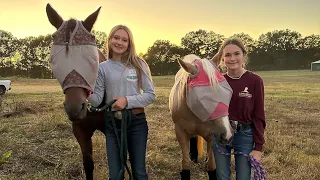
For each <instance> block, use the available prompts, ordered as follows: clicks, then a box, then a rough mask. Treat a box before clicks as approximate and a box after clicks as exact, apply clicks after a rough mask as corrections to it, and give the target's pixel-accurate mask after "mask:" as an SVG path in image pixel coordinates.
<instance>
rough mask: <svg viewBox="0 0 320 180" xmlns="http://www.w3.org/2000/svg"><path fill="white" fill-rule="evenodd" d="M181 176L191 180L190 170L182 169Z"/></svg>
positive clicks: (184, 179) (183, 179) (182, 179)
mask: <svg viewBox="0 0 320 180" xmlns="http://www.w3.org/2000/svg"><path fill="white" fill-rule="evenodd" d="M180 176H181V180H190V170H182V171H181V172H180Z"/></svg>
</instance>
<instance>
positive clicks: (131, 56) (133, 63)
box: [106, 25, 151, 88]
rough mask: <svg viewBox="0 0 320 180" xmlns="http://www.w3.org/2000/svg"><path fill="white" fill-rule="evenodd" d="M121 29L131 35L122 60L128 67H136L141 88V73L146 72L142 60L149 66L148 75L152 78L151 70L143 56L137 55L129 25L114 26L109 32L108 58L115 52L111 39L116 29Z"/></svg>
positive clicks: (107, 42)
mask: <svg viewBox="0 0 320 180" xmlns="http://www.w3.org/2000/svg"><path fill="white" fill-rule="evenodd" d="M119 29H122V30H124V31H126V32H127V34H128V37H129V44H128V49H127V51H126V52H125V53H124V54H123V55H122V56H121V61H122V62H123V63H124V64H125V65H126V66H127V67H133V68H135V69H136V71H137V75H138V86H139V88H141V86H142V77H141V73H144V71H143V66H142V64H141V62H143V63H145V65H146V67H147V74H146V75H147V76H149V77H150V79H151V72H150V68H149V66H148V64H147V62H146V61H145V60H144V59H143V58H141V57H139V56H138V55H137V52H136V48H135V44H134V39H133V35H132V32H131V30H130V29H129V28H128V27H127V26H125V25H117V26H115V27H113V28H112V29H111V32H110V33H109V36H108V38H107V41H106V52H107V58H108V59H111V58H112V54H113V52H112V48H111V40H112V38H113V36H114V34H115V33H116V31H118V30H119Z"/></svg>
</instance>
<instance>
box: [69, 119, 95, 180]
mask: <svg viewBox="0 0 320 180" xmlns="http://www.w3.org/2000/svg"><path fill="white" fill-rule="evenodd" d="M72 128H73V134H74V135H75V137H76V138H77V141H78V143H79V145H80V147H81V152H82V160H83V167H84V171H85V173H86V179H87V180H93V170H94V164H93V160H92V141H91V137H92V135H93V130H92V129H91V128H90V126H87V125H82V124H80V123H77V124H76V123H72Z"/></svg>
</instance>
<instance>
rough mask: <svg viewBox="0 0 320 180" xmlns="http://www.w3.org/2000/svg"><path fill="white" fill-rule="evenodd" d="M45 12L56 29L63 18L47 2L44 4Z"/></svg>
mask: <svg viewBox="0 0 320 180" xmlns="http://www.w3.org/2000/svg"><path fill="white" fill-rule="evenodd" d="M46 12H47V16H48V19H49V21H50V23H51V24H52V25H53V26H54V27H56V28H57V29H58V28H59V27H60V26H61V24H62V22H63V19H62V18H61V16H60V15H59V14H58V13H57V11H56V10H54V9H53V8H52V7H51V5H50V4H49V3H48V4H47V6H46Z"/></svg>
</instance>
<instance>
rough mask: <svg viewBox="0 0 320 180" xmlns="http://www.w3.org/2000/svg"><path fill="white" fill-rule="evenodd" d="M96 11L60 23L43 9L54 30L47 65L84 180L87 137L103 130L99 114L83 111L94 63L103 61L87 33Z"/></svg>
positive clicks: (89, 170)
mask: <svg viewBox="0 0 320 180" xmlns="http://www.w3.org/2000/svg"><path fill="white" fill-rule="evenodd" d="M100 8H101V7H99V8H98V9H97V10H96V11H95V12H94V13H92V14H91V15H89V16H88V17H87V18H86V19H85V20H84V21H78V20H75V19H70V20H68V21H64V20H63V19H62V18H61V17H60V15H59V14H58V13H57V12H56V11H55V10H54V9H53V8H52V7H51V5H50V4H47V6H46V12H47V16H48V19H49V21H50V23H51V24H52V25H53V26H54V27H55V28H56V29H57V31H56V32H55V33H54V34H53V35H52V36H53V45H52V48H51V54H50V56H51V57H50V65H51V67H52V70H53V74H54V76H55V77H56V78H57V80H58V81H59V83H60V85H61V87H62V89H63V93H64V94H65V101H64V103H63V104H64V108H65V112H66V114H67V115H68V118H69V119H70V120H71V121H72V129H73V133H74V135H75V137H76V139H77V141H78V143H79V145H80V147H81V151H82V156H83V166H84V170H85V174H86V179H87V180H92V179H93V169H94V164H93V160H92V141H91V137H92V135H93V133H94V131H95V130H100V131H101V132H104V127H105V126H104V118H103V117H104V114H103V112H94V113H93V112H88V110H87V109H88V108H87V107H88V102H87V98H88V96H89V94H90V92H92V91H93V89H94V87H95V83H96V78H97V76H98V64H99V62H101V61H104V60H105V59H106V58H105V57H104V55H103V54H102V53H101V51H100V50H99V49H98V48H97V46H96V39H95V36H94V34H92V33H91V30H92V27H93V25H94V23H95V22H96V19H97V17H98V14H99V12H100Z"/></svg>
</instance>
